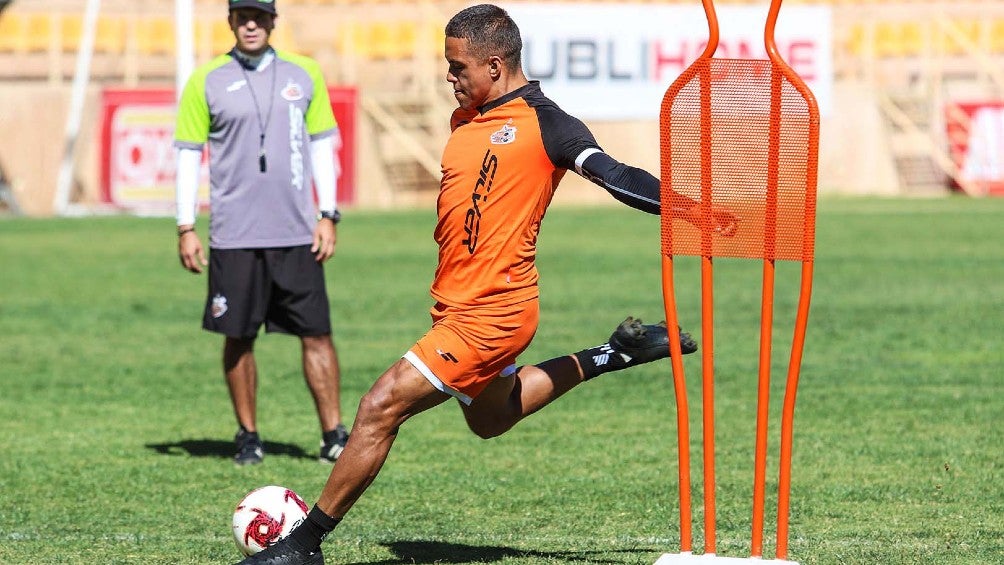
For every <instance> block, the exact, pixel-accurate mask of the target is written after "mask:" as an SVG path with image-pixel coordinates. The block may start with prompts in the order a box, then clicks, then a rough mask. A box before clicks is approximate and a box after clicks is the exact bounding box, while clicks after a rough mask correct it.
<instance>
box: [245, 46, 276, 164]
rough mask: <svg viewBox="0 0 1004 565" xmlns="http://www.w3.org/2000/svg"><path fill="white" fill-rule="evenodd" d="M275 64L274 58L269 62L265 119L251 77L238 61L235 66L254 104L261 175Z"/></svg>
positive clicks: (273, 85) (270, 112) (273, 98)
mask: <svg viewBox="0 0 1004 565" xmlns="http://www.w3.org/2000/svg"><path fill="white" fill-rule="evenodd" d="M276 62H277V58H276V57H272V61H270V62H269V65H271V66H272V86H271V88H269V94H268V106H266V107H265V117H262V115H261V114H262V112H261V107H260V106H258V96H257V95H256V94H255V93H254V86H253V85H252V84H251V77H250V76H248V71H247V69H246V68H244V63H243V62H242V61H240V60H238V61H237V64H238V65H239V66H240V68H241V72H242V73H244V80H245V81H247V83H248V90H249V91H250V92H251V101H252V102H254V113H255V117H257V118H258V131H259V133H260V136H259V137H258V169H259V170H261V172H263V173H264V172H265V171H266V170H268V166H267V164H266V162H265V132H266V131H268V124H269V122H271V121H272V104H273V103H274V102H275V75H276V70H275V67H276Z"/></svg>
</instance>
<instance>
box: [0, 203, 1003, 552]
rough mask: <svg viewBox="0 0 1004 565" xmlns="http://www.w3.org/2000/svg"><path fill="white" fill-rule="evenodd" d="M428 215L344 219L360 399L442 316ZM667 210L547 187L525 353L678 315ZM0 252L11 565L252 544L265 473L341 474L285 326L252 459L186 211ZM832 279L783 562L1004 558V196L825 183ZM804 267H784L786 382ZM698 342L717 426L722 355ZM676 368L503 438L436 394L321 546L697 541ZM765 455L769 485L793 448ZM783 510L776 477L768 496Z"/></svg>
mask: <svg viewBox="0 0 1004 565" xmlns="http://www.w3.org/2000/svg"><path fill="white" fill-rule="evenodd" d="M434 223H435V218H434V214H433V212H432V211H431V210H426V211H414V212H394V213H375V212H365V213H364V212H350V213H348V214H346V220H345V222H344V223H343V224H342V225H341V227H340V229H339V237H340V243H339V249H338V252H337V254H336V256H335V258H334V259H333V260H332V262H330V263H329V264H328V268H327V272H328V276H329V279H328V280H329V285H330V290H331V295H332V306H331V307H332V313H333V318H334V322H335V325H336V330H335V339H336V343H337V345H338V347H339V352H340V356H341V363H342V367H343V372H344V378H343V397H344V409H345V412H346V414H347V416H348V418H349V421H351V417H352V416H353V415H354V413H355V405H356V403H357V401H358V399H359V398H360V396H361V395H362V394H363V393H364V391H365V390H366V389H367V388H368V385H369V384H370V383H371V382H372V381H373V379H375V377H376V376H378V375H379V373H380V372H381V371H382V370H383V369H384V368H385V367H386V366H388V365H389V364H390V363H392V362H393V361H394V360H395V359H397V358H398V357H399V356H400V354H401V353H402V352H404V351H405V350H406V348H407V347H408V346H410V345H411V344H412V343H413V342H414V340H415V339H416V338H417V337H419V336H420V335H421V334H422V333H423V332H424V330H425V329H426V328H427V326H428V314H427V309H428V307H429V305H430V299H429V297H428V284H429V282H430V281H431V278H432V274H433V269H434V266H435V256H436V252H435V246H434V243H433V241H432V237H431V233H432V229H433V227H434ZM658 226H659V224H658V219H657V218H654V217H650V216H645V215H642V214H639V213H636V212H633V211H631V210H628V209H626V208H622V207H616V208H603V209H561V208H558V209H553V210H551V212H550V213H549V215H548V218H547V219H546V220H545V223H544V229H543V231H542V234H541V238H540V246H539V247H540V257H539V266H540V270H541V272H542V283H541V288H542V290H541V292H542V320H541V325H540V328H539V330H538V333H537V338H536V342H535V343H534V344H533V346H532V347H531V349H530V350H529V351H528V352H527V353H526V354H525V355H524V356H523V361H524V362H536V361H540V360H543V359H546V358H549V357H552V356H556V355H560V354H564V353H568V352H570V351H573V350H576V349H580V348H582V347H585V346H591V345H595V344H596V343H599V342H601V341H602V340H604V339H606V337H607V336H608V335H609V334H610V332H611V330H612V329H613V328H614V326H615V325H616V324H617V323H618V322H620V320H621V319H623V318H624V317H625V316H626V315H628V314H632V315H635V316H639V317H641V318H643V319H645V320H646V321H652V322H654V321H657V320H658V319H661V317H662V316H663V311H662V308H663V306H662V295H661V282H660V280H661V279H660V259H659V256H660V255H659V253H660V252H659V248H658V241H659V235H658V230H659V227H658ZM205 231H206V230H205V225H204V223H203V224H201V225H200V233H201V234H202V235H203V237H204V235H205ZM677 263H678V268H677V277H676V286H677V289H678V294H679V300H680V302H681V317H682V320H683V321H684V324H685V326H686V327H687V328H688V329H691V330H693V331H695V332H698V331H699V325H700V320H699V319H698V312H699V311H698V308H697V303H698V301H699V297H700V293H699V276H698V264H697V262H696V261H695V260H693V259H692V258H680V259H679V260H678V261H677ZM0 265H2V267H0V440H2V441H0V446H2V451H0V563H3V564H39V563H72V564H77V563H95V564H108V563H230V562H233V561H236V560H237V558H238V554H237V551H236V549H235V548H234V545H233V542H232V541H231V537H230V527H229V522H230V515H231V511H232V507H233V505H234V504H235V503H236V502H237V501H238V500H239V499H240V498H241V496H243V495H244V493H245V492H247V491H249V490H251V489H252V488H254V487H257V486H261V485H265V484H282V485H285V486H288V487H291V488H293V489H295V490H296V491H298V492H299V493H300V494H301V495H303V496H304V497H305V498H306V499H308V502H310V503H312V502H313V500H314V499H315V498H316V496H317V495H318V493H319V491H320V488H321V486H322V485H323V482H324V480H325V478H326V477H327V473H328V467H325V466H323V465H321V464H319V463H318V462H317V461H316V459H315V457H316V452H317V442H318V429H317V421H316V417H315V414H314V411H313V409H312V406H311V402H310V397H309V394H308V392H307V390H306V387H305V386H304V384H303V380H302V376H301V374H300V369H299V353H298V351H299V348H298V345H297V343H296V341H295V339H293V338H289V337H285V336H273V335H268V336H264V337H263V338H262V339H261V340H260V343H259V346H258V352H259V356H258V361H259V371H260V374H261V390H260V406H259V425H260V429H261V432H262V434H263V436H264V438H265V440H266V449H267V450H268V456H267V457H266V460H265V463H264V464H262V465H259V466H256V467H253V468H237V467H235V466H234V465H233V463H232V462H231V459H230V457H231V455H232V449H233V448H232V443H231V438H232V435H233V432H234V427H235V425H234V421H233V417H232V414H231V410H230V404H229V401H228V398H227V394H226V389H225V386H224V383H223V379H222V376H221V368H220V366H221V362H220V345H221V341H220V338H218V337H217V336H214V335H210V334H207V333H205V332H203V331H202V330H201V329H200V328H199V319H200V314H201V305H202V300H203V299H204V288H205V278H204V277H197V276H193V275H191V274H188V273H186V272H184V271H183V270H182V269H181V268H180V267H179V265H178V261H177V258H176V255H175V238H174V235H173V221H172V220H170V219H164V218H160V219H141V218H132V217H108V218H87V219H47V220H28V219H8V220H3V221H0ZM715 265H716V287H715V295H716V301H717V303H718V308H719V309H718V310H717V312H716V319H715V325H716V328H715V329H716V348H715V350H716V368H717V372H718V381H717V391H716V394H717V396H716V403H717V422H718V429H717V436H718V444H719V449H718V468H717V474H718V479H719V483H718V489H717V496H718V507H719V512H718V553H719V554H722V555H732V556H745V555H748V551H749V530H750V507H751V495H750V490H751V484H752V475H751V470H752V439H753V418H754V414H755V381H756V352H757V323H758V319H759V301H760V264H759V263H758V262H753V261H739V260H719V261H717V262H716V263H715ZM815 272H816V279H815V285H814V292H813V304H812V310H811V315H810V319H809V331H808V337H807V345H806V350H805V359H804V363H803V369H802V378H801V386H800V390H799V396H798V409H797V411H796V418H795V446H794V464H793V489H792V519H791V539H790V545H789V558H790V559H793V560H797V561H799V562H801V563H803V564H824V563H825V564H837V563H869V564H898V563H903V564H908V563H941V564H962V563H965V564H969V563H1001V562H1002V561H1004V487H1002V485H1004V448H1002V446H1004V420H1002V418H1004V354H1002V343H1004V199H996V200H970V199H963V198H950V199H939V200H904V199H888V200H886V199H823V200H822V201H821V202H820V205H819V224H818V233H817V253H816V268H815ZM797 275H798V266H797V265H794V264H790V263H784V264H779V265H778V285H779V289H778V297H777V328H778V329H777V332H776V336H777V339H776V340H775V346H774V350H775V356H776V359H777V361H776V362H775V374H776V375H777V377H778V379H777V380H778V381H780V380H781V379H780V377H781V376H782V374H783V367H784V366H785V365H786V363H787V351H788V348H789V347H790V345H789V344H790V332H791V329H790V325H791V319H792V317H793V314H792V310H793V305H794V302H795V298H796V294H797V290H796V288H797V286H796V285H797V278H798V276H797ZM692 357H696V356H692ZM686 362H687V365H686V367H687V373H688V377H689V379H690V388H691V390H692V391H693V392H694V396H693V400H692V413H691V416H692V429H693V430H694V437H693V442H694V444H695V445H697V444H699V442H700V434H699V432H698V429H699V428H697V422H699V418H700V410H699V395H697V392H698V391H699V386H698V383H697V380H698V379H699V367H700V366H699V361H698V359H696V358H690V357H688V358H687V361H686ZM670 383H671V381H670V368H669V363H668V361H667V362H665V363H662V362H660V363H656V364H652V365H648V366H644V367H639V368H634V369H631V370H629V371H625V372H623V373H620V374H616V375H608V376H604V377H602V378H600V379H597V380H596V381H593V382H590V383H588V384H586V385H584V386H582V387H580V388H578V389H576V390H574V391H572V393H570V394H569V395H568V396H567V397H565V398H562V399H561V400H559V401H558V402H557V403H555V404H554V405H553V406H550V407H548V408H547V409H546V410H544V411H543V412H541V413H539V414H537V415H534V416H533V417H531V418H529V419H528V420H526V421H525V422H523V423H521V424H520V425H519V426H517V427H516V428H515V429H514V430H513V431H511V432H509V433H508V434H506V435H505V436H503V437H501V438H498V439H495V440H491V441H487V442H486V441H483V440H479V439H477V438H475V437H474V436H473V435H472V434H471V433H469V432H468V431H467V430H466V427H465V426H464V423H463V418H462V416H461V413H460V411H459V410H458V409H457V408H456V406H453V405H451V404H447V405H444V406H441V407H439V408H437V409H435V410H432V411H430V412H428V413H425V414H422V415H420V416H419V417H417V418H415V419H414V420H412V421H411V422H410V423H409V424H408V425H406V426H405V427H404V428H403V430H402V432H401V434H400V437H399V439H398V441H397V444H396V447H395V449H394V451H393V452H392V454H391V457H390V459H389V461H388V464H387V466H386V467H385V468H384V471H383V473H382V474H381V475H380V476H379V477H378V479H377V480H376V482H375V483H374V484H373V486H372V488H371V489H370V490H369V491H368V492H367V494H366V495H365V496H364V497H363V499H362V500H361V501H360V503H359V504H358V505H357V506H356V507H355V509H354V510H353V511H352V512H351V513H350V514H349V516H348V517H347V518H346V520H345V521H344V522H343V524H342V525H341V526H339V528H338V529H337V530H336V532H335V533H334V534H333V535H332V536H331V537H330V538H329V539H328V541H327V542H326V544H325V550H326V553H327V557H328V562H329V563H339V564H359V565H362V564H370V565H372V564H391V563H427V564H432V563H511V564H530V563H596V564H614V563H638V564H644V563H652V562H653V561H654V560H655V559H656V558H657V557H658V555H659V554H661V553H663V552H675V551H676V550H677V549H678V543H679V528H678V513H677V512H678V509H677V491H676V473H677V464H676V453H675V438H676V431H675V409H674V400H673V395H672V387H671V386H670ZM781 390H782V385H781V383H780V382H777V383H776V384H775V385H774V386H773V387H772V391H773V396H772V400H773V401H774V403H773V405H772V408H774V410H772V411H773V412H774V413H775V414H777V413H778V412H779V410H777V408H779V404H780V399H781ZM771 438H772V439H771V443H772V445H774V446H776V443H777V442H776V438H777V426H774V427H773V428H772V430H771ZM694 457H695V461H699V457H698V456H697V454H696V453H695V456H694ZM693 475H694V477H695V485H694V488H695V490H694V498H695V501H697V500H699V499H700V495H701V491H700V485H699V480H698V479H699V477H700V468H699V467H695V468H694V470H693ZM768 477H769V485H768V489H770V488H771V487H772V486H773V485H774V484H775V481H776V465H775V464H771V466H770V467H769V469H768ZM773 508H774V498H773V497H771V498H770V499H769V501H768V510H769V511H768V514H769V515H770V518H771V519H772V518H773ZM695 519H696V522H697V523H696V524H695V549H696V550H697V551H700V549H701V548H702V547H703V537H702V536H701V529H700V519H701V512H700V511H699V510H697V509H695ZM773 531H774V527H773V524H772V522H771V523H768V525H767V528H766V532H767V542H768V543H767V547H766V548H765V550H766V551H765V554H766V555H767V556H768V557H769V556H772V555H773Z"/></svg>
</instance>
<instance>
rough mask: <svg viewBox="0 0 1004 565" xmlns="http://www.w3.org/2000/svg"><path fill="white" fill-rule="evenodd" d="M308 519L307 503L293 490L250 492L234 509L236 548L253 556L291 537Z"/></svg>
mask: <svg viewBox="0 0 1004 565" xmlns="http://www.w3.org/2000/svg"><path fill="white" fill-rule="evenodd" d="M306 517H307V504H306V503H305V502H304V501H303V499H302V498H300V496H299V495H298V494H296V493H295V492H293V491H292V490H291V489H288V488H286V487H280V486H275V485H269V486H267V487H261V488H256V489H254V490H253V491H251V492H249V493H248V494H247V496H245V497H244V498H243V499H242V500H241V501H240V502H239V503H238V504H237V508H235V509H234V519H233V529H234V541H235V542H237V549H239V550H241V553H243V554H244V555H254V554H255V553H258V552H259V551H261V550H263V549H265V548H266V547H268V546H270V545H272V544H274V543H275V542H277V541H279V540H280V539H282V538H284V537H286V536H287V535H289V533H290V532H292V531H293V529H294V528H296V527H297V526H298V525H300V522H302V521H303V520H304V519H306Z"/></svg>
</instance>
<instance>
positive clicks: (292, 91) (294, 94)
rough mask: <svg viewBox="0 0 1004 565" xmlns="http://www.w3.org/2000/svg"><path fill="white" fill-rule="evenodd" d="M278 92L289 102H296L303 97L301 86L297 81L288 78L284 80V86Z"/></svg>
mask: <svg viewBox="0 0 1004 565" xmlns="http://www.w3.org/2000/svg"><path fill="white" fill-rule="evenodd" d="M279 94H280V95H281V96H282V97H283V98H285V99H286V100H289V101H290V102H296V101H297V100H302V99H303V88H302V87H301V86H300V84H299V83H296V82H293V79H289V80H288V81H286V86H285V88H283V89H282V92H280V93H279Z"/></svg>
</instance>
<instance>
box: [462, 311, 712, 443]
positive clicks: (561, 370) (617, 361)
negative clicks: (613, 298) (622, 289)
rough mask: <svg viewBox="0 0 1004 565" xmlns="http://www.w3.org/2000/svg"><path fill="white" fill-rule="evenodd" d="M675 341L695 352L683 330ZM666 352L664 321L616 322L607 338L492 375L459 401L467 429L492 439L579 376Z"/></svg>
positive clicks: (637, 362)
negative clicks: (508, 372)
mask: <svg viewBox="0 0 1004 565" xmlns="http://www.w3.org/2000/svg"><path fill="white" fill-rule="evenodd" d="M680 346H681V350H682V351H683V352H684V353H693V352H694V351H697V343H696V342H695V341H694V340H693V338H691V337H690V335H689V334H686V333H683V332H680ZM666 357H669V333H668V331H667V329H666V325H665V324H664V323H659V324H650V325H646V324H643V323H642V321H641V320H639V319H636V318H630V317H629V318H628V319H626V320H624V321H623V322H621V324H620V325H619V326H617V329H616V330H614V332H613V334H611V336H610V339H609V340H607V342H606V343H603V344H601V345H597V346H596V347H590V348H589V349H584V350H582V351H579V352H577V353H573V354H571V355H564V356H561V357H556V358H554V359H549V360H547V361H544V362H542V363H537V364H535V365H525V366H523V367H520V368H519V369H517V370H516V371H515V373H514V374H511V375H510V376H507V377H506V376H503V377H499V378H496V379H495V380H493V381H492V382H491V383H489V385H488V386H487V387H486V388H485V389H484V390H483V391H482V392H481V394H479V395H478V396H477V397H475V398H474V400H473V401H472V402H471V404H470V405H463V404H461V408H462V409H463V411H464V418H465V419H466V420H467V426H468V427H469V428H470V429H471V431H472V432H474V433H475V434H477V435H478V436H479V437H482V438H485V439H487V438H492V437H496V436H499V435H502V434H504V433H505V432H507V431H509V430H510V429H511V428H512V427H513V426H515V425H516V424H517V423H519V422H520V421H521V420H522V419H523V418H526V417H527V416H529V415H530V414H533V413H534V412H536V411H537V410H540V409H541V408H543V407H544V406H546V405H548V404H550V403H551V402H553V401H554V400H556V399H557V398H558V397H560V396H561V395H563V394H565V393H566V392H568V391H569V390H571V389H572V388H574V387H576V386H577V385H579V384H581V383H582V382H583V381H587V380H589V379H593V378H595V377H598V376H600V375H602V374H604V373H610V372H613V371H620V370H622V369H626V368H628V367H634V366H636V365H641V364H643V363H650V362H652V361H656V360H658V359H665V358H666Z"/></svg>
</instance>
